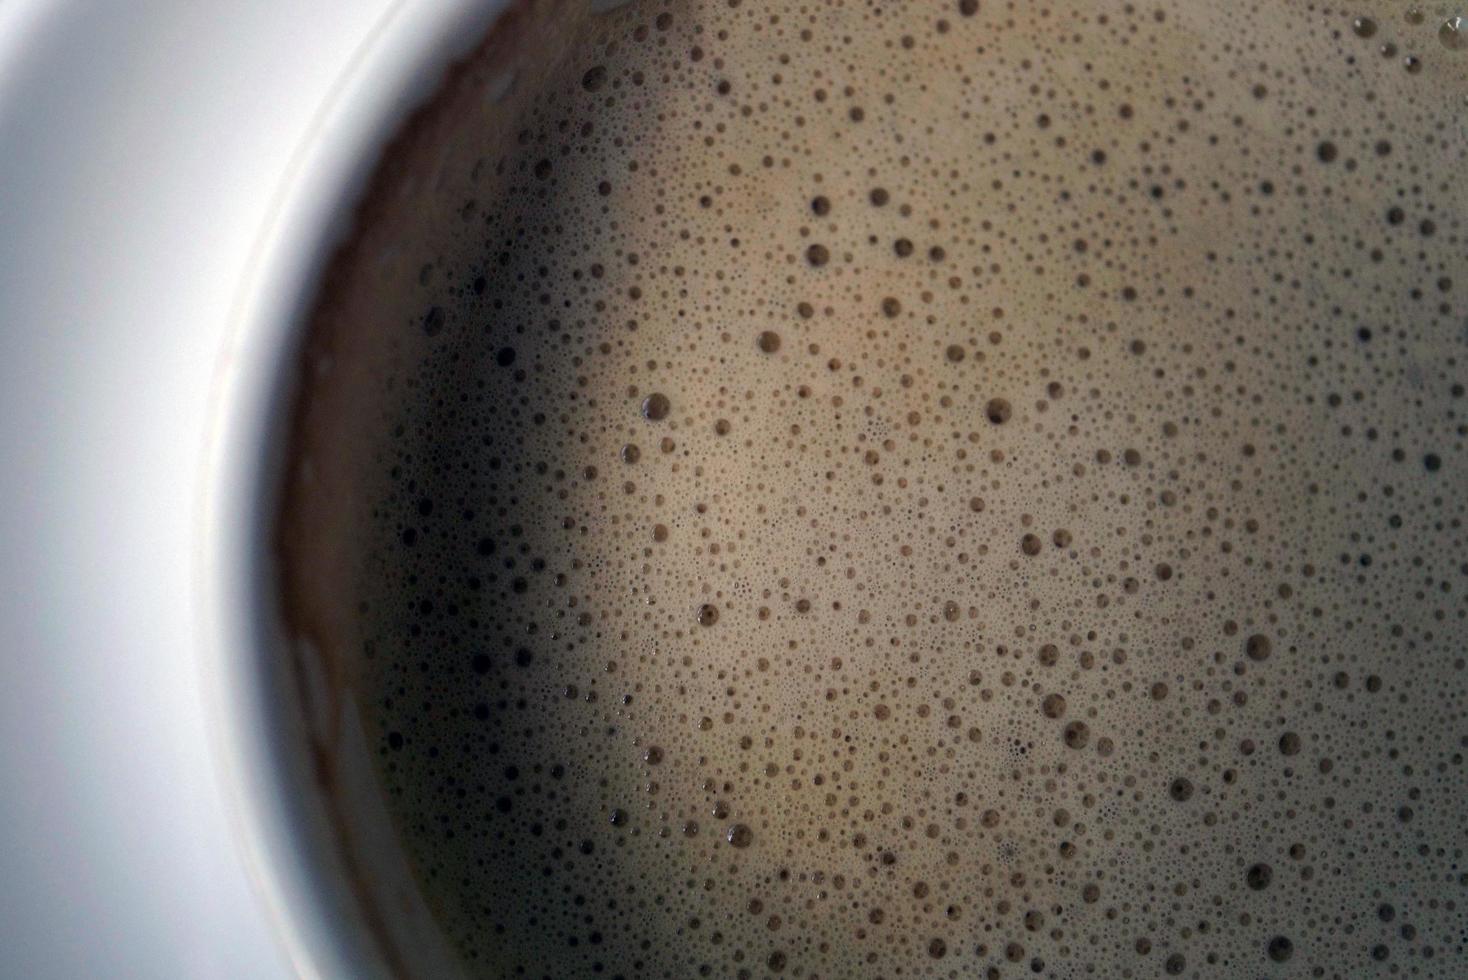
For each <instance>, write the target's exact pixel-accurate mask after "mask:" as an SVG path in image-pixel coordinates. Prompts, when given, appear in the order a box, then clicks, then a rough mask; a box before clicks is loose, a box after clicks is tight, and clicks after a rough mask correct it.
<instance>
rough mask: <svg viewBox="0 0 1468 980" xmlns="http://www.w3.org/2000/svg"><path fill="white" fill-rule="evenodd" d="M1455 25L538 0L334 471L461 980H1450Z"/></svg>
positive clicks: (1458, 703) (364, 699)
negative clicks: (531, 41) (583, 5)
mask: <svg viewBox="0 0 1468 980" xmlns="http://www.w3.org/2000/svg"><path fill="white" fill-rule="evenodd" d="M1404 11H1405V13H1404ZM1458 12H1461V11H1458V10H1449V9H1448V8H1447V7H1441V6H1439V5H1432V4H1427V5H1424V6H1423V7H1421V8H1420V9H1414V10H1408V9H1407V8H1405V7H1403V6H1401V5H1398V4H1395V3H1383V2H1375V0H1371V2H1360V3H1357V4H1356V5H1355V6H1345V7H1340V6H1335V5H1322V4H1319V3H1306V2H1295V0H1292V2H1285V3H1242V4H1241V3H1220V2H1212V0H1209V2H1204V0H1197V2H1184V0H1173V2H1154V3H1150V4H1139V5H1138V4H1131V3H1121V2H1112V0H1085V2H1074V3H1064V4H1061V3H1056V4H1046V3H1029V2H1019V0H1015V2H1009V3H1005V2H1000V0H946V2H931V3H930V2H909V3H897V2H858V0H829V2H828V0H800V2H773V0H772V2H756V0H742V2H741V0H696V2H695V0H661V2H660V0H642V2H636V3H632V4H629V5H627V6H623V7H620V8H618V9H614V10H611V11H609V12H601V13H594V14H592V13H586V12H584V11H583V10H581V9H579V8H577V9H576V10H575V11H574V12H573V13H566V8H564V7H562V8H552V9H547V8H540V9H539V11H538V12H537V11H536V10H535V9H532V11H531V12H530V13H529V14H522V15H521V16H527V17H529V18H531V19H532V20H534V19H535V18H536V17H540V18H542V19H543V21H544V23H545V24H549V25H551V26H549V27H546V28H545V29H546V30H547V31H548V32H549V35H548V36H553V38H554V43H550V42H546V43H544V44H543V45H542V46H540V47H537V48H535V57H534V58H528V56H526V55H524V54H523V52H522V54H521V57H522V58H525V61H523V62H522V63H520V67H519V68H517V69H515V70H506V71H505V72H503V73H499V74H496V73H495V72H491V71H488V70H485V71H484V72H483V73H482V75H480V76H474V75H472V72H471V76H470V78H469V81H467V82H463V85H464V86H468V89H469V90H472V91H473V92H475V93H477V94H475V95H474V97H473V99H467V102H468V103H469V104H471V105H472V106H473V111H474V112H476V113H481V114H482V116H476V117H475V118H476V120H478V121H476V122H474V123H473V125H472V126H470V127H469V128H468V130H467V133H468V135H464V133H465V132H466V131H464V130H456V131H455V132H456V133H457V134H458V135H456V136H455V137H454V139H455V140H456V141H457V142H454V143H453V146H452V148H451V149H450V150H444V151H443V152H438V151H437V150H434V151H432V152H430V151H428V150H423V151H422V159H431V162H432V166H424V167H422V168H420V170H419V171H418V172H417V173H416V174H415V175H414V176H413V177H412V179H407V178H401V179H400V175H393V174H388V175H387V176H385V177H382V178H381V180H380V181H379V184H378V188H377V192H378V193H379V195H381V197H382V198H383V199H384V200H387V201H389V202H399V204H393V203H389V204H387V205H384V207H385V208H387V209H389V214H393V213H396V214H400V215H401V217H400V218H389V219H387V224H385V225H384V224H382V222H379V224H378V226H377V228H378V238H377V239H376V240H375V241H374V242H373V243H372V245H371V247H370V248H369V247H367V246H365V245H364V246H362V247H359V248H358V249H357V250H356V251H355V252H354V253H352V254H350V255H349V256H348V257H347V258H346V259H345V260H343V261H344V264H343V265H341V266H340V267H339V268H338V270H337V272H338V275H337V277H336V278H335V279H334V280H333V282H332V283H331V284H330V286H329V290H331V289H334V290H337V291H338V292H337V293H335V294H333V293H331V292H330V291H329V292H328V294H327V297H326V299H324V300H323V307H322V309H323V311H324V312H323V313H322V317H323V318H324V320H323V322H325V321H330V323H331V324H334V326H332V327H331V329H334V330H336V331H337V333H336V336H337V338H338V339H337V340H336V341H334V343H336V344H337V348H338V353H337V356H339V357H341V358H345V359H346V362H347V363H352V362H350V356H349V355H350V351H351V350H352V349H353V344H358V343H360V344H365V345H369V346H373V347H374V350H375V351H376V353H375V354H373V355H372V357H370V358H367V359H366V361H365V362H364V363H366V364H367V365H368V366H367V367H364V368H362V369H361V371H360V372H359V375H358V376H357V378H356V381H355V382H353V383H354V384H356V385H357V390H358V392H359V404H363V405H370V406H371V408H370V410H369V409H363V410H360V411H353V412H351V413H343V414H342V415H341V416H339V417H337V418H336V419H335V421H330V425H335V426H337V427H338V428H337V429H335V430H331V429H330V428H329V426H328V429H327V430H326V434H325V435H323V436H322V437H321V441H320V445H319V447H318V458H317V459H316V460H315V461H314V463H313V465H318V466H319V465H324V464H323V462H322V460H323V458H324V457H329V456H331V454H332V453H333V452H335V451H338V450H333V449H332V447H333V446H342V445H347V444H351V445H353V446H357V447H363V448H360V449H359V450H353V451H352V452H353V453H355V455H352V454H350V453H348V452H347V450H345V449H341V450H339V452H340V453H341V454H342V455H343V460H344V461H342V460H338V461H337V463H336V464H335V465H336V466H337V468H338V470H339V471H340V472H341V473H343V474H345V476H343V480H344V481H345V483H344V484H343V485H349V486H350V487H352V495H351V496H343V497H341V498H339V499H338V500H337V503H336V505H335V506H334V507H333V508H332V514H333V516H334V523H330V525H329V529H328V530H329V533H323V537H322V540H323V541H324V542H325V544H324V545H323V547H327V548H330V549H336V551H334V552H333V554H335V555H337V557H338V559H339V560H338V563H337V564H336V565H334V566H332V567H334V568H335V569H337V573H336V574H337V577H336V578H334V579H330V584H331V585H332V586H333V587H338V586H339V587H340V589H341V595H342V596H343V597H344V598H342V599H340V600H339V602H340V608H339V610H338V618H339V620H340V621H341V622H343V623H346V625H344V626H342V629H343V630H345V631H347V632H346V634H344V635H348V634H349V635H351V636H352V637H353V640H352V642H351V643H349V644H345V645H343V646H342V647H341V648H340V651H339V660H338V667H339V670H340V671H341V676H342V678H343V684H344V685H345V689H346V690H348V691H349V696H350V697H351V698H352V699H354V703H356V704H357V705H358V707H359V709H360V711H361V713H362V717H363V723H364V725H365V727H366V731H367V734H368V738H369V742H370V744H371V745H372V748H373V751H374V752H376V765H377V773H378V776H379V778H380V782H381V787H382V791H383V793H384V795H385V798H386V799H387V801H388V809H389V811H390V813H391V815H392V818H393V821H394V826H395V828H396V831H397V834H398V836H399V837H400V838H401V841H402V844H403V848H404V850H405V852H406V853H407V854H408V855H409V858H410V860H411V862H412V864H413V867H414V868H415V869H416V873H417V875H418V877H419V879H420V881H421V886H422V889H423V893H424V896H425V898H426V900H427V902H428V904H429V906H430V907H431V908H432V909H433V910H434V914H435V916H436V918H437V920H438V922H439V924H440V926H441V927H442V930H443V932H444V934H445V936H446V937H447V938H448V939H449V941H450V942H451V943H452V945H453V947H454V948H455V949H456V950H457V951H458V952H459V954H460V955H462V957H463V958H464V961H465V963H466V964H467V966H468V968H469V969H470V971H471V972H473V973H475V974H477V975H482V976H485V977H502V976H503V977H520V976H524V977H547V978H565V977H598V976H600V977H607V978H612V977H627V978H631V977H663V978H690V977H699V976H710V977H765V976H770V975H779V976H791V977H802V978H812V980H814V978H836V977H863V978H867V977H883V978H899V977H1027V976H1044V977H1090V976H1094V977H1126V976H1135V977H1152V976H1158V975H1165V976H1189V977H1194V976H1196V977H1229V978H1233V977H1255V976H1278V977H1284V976H1289V977H1363V976H1387V975H1402V976H1421V977H1460V976H1464V975H1468V952H1465V949H1464V942H1465V922H1468V919H1465V915H1468V906H1465V903H1468V889H1465V885H1468V866H1465V856H1464V848H1465V844H1468V838H1465V834H1464V830H1463V820H1464V814H1465V813H1468V772H1465V767H1464V752H1465V744H1468V697H1465V695H1468V675H1465V672H1464V647H1465V640H1468V623H1465V615H1468V602H1465V597H1468V540H1465V538H1468V534H1465V529H1464V526H1463V521H1464V517H1465V509H1468V478H1465V475H1464V474H1465V466H1468V459H1465V454H1464V442H1465V419H1468V413H1465V409H1468V402H1465V401H1464V398H1463V394H1464V383H1465V381H1468V371H1465V341H1468V269H1465V260H1468V225H1465V218H1468V180H1465V178H1464V175H1465V173H1468V128H1465V124H1464V120H1465V119H1468V101H1465V96H1468V57H1465V56H1468V52H1465V51H1464V50H1462V49H1461V46H1459V45H1456V44H1454V43H1452V42H1453V41H1455V40H1456V39H1457V37H1458V35H1457V34H1456V33H1454V31H1456V28H1454V29H1453V30H1452V31H1450V30H1449V27H1450V25H1451V20H1450V15H1452V14H1454V13H1458ZM496 71H498V69H496ZM476 86H477V87H476ZM466 98H467V97H466ZM476 127H477V128H476ZM442 138H444V137H443V134H442V133H441V132H439V131H437V130H435V129H433V127H431V126H429V127H426V128H420V129H419V130H416V131H414V132H410V133H409V135H408V136H406V137H405V138H404V139H405V140H407V141H408V142H409V143H412V142H413V141H414V140H417V141H418V143H420V144H423V143H425V141H429V142H431V141H432V140H434V139H442ZM435 145H436V144H435ZM435 153H436V154H437V155H434V154H435ZM404 201H406V202H410V203H408V204H401V202H404ZM394 206H398V207H399V210H398V211H397V212H392V211H391V208H392V207H394ZM393 220H398V221H400V222H401V228H398V227H397V226H394V225H392V223H391V222H392V221H393ZM384 229H385V230H384ZM343 311H346V312H343ZM333 317H334V318H335V319H333ZM319 329H326V328H319ZM342 338H346V339H342ZM352 338H358V339H356V340H353V339H352ZM361 338H366V339H361ZM318 353H319V352H318ZM312 363H313V364H314V365H315V368H319V366H320V365H319V363H317V362H312ZM333 363H336V362H333ZM315 368H308V370H315ZM322 424H323V425H326V424H327V423H322ZM333 433H335V435H333ZM328 578H329V576H328ZM365 861H366V863H367V864H369V865H370V863H371V858H370V856H369V857H367V858H366V859H365Z"/></svg>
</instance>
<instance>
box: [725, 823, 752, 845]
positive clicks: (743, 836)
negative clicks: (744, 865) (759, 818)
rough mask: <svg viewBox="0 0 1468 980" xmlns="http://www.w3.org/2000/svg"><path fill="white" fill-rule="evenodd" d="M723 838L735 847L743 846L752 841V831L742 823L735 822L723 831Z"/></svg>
mask: <svg viewBox="0 0 1468 980" xmlns="http://www.w3.org/2000/svg"><path fill="white" fill-rule="evenodd" d="M724 839H725V840H727V841H728V842H729V843H730V844H732V845H733V846H735V847H738V848H745V847H748V846H749V845H750V844H752V843H753V842H754V831H752V830H750V829H749V827H747V826H746V825H744V824H742V823H736V824H734V825H733V826H731V827H730V828H729V829H728V830H727V831H725V833H724Z"/></svg>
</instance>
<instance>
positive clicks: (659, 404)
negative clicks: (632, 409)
mask: <svg viewBox="0 0 1468 980" xmlns="http://www.w3.org/2000/svg"><path fill="white" fill-rule="evenodd" d="M672 407H673V403H672V402H670V401H668V396H667V395H664V394H661V393H660V392H654V393H653V394H651V395H648V396H647V397H646V398H644V399H643V400H642V417H643V418H645V419H648V420H649V421H652V422H657V421H660V420H662V419H665V418H667V417H668V412H669V410H670V409H672Z"/></svg>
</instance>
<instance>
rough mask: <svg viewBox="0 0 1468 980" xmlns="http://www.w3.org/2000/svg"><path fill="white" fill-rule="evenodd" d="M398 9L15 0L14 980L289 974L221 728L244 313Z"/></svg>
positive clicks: (4, 506)
mask: <svg viewBox="0 0 1468 980" xmlns="http://www.w3.org/2000/svg"><path fill="white" fill-rule="evenodd" d="M390 3H391V0H311V2H308V3H302V2H300V0H0V556H3V557H0V561H3V565H0V779H3V782H0V976H4V977H27V978H48V977H65V978H78V977H250V978H266V980H269V978H274V977H285V976H289V975H290V968H289V966H288V963H287V961H286V958H285V956H284V954H283V952H282V951H281V946H280V944H279V943H278V942H277V941H276V939H275V937H274V935H273V933H272V931H271V928H270V925H269V923H268V922H267V919H266V915H265V913H264V911H263V909H262V907H261V903H260V902H259V901H258V900H257V898H256V896H255V894H254V893H253V891H252V890H251V885H250V882H249V880H248V878H247V875H246V873H245V870H244V865H243V862H242V861H241V859H240V857H239V854H238V851H237V848H236V847H235V844H234V840H233V837H232V830H231V827H230V825H229V824H228V821H227V819H226V813H225V807H224V803H223V796H222V794H221V792H220V787H219V780H218V778H217V774H216V773H215V772H214V767H213V763H212V759H211V755H210V751H211V750H210V746H209V744H208V743H207V741H206V736H205V711H204V701H203V697H202V694H201V692H200V684H199V680H200V667H199V665H198V664H197V663H195V662H194V644H195V639H196V636H195V632H194V631H195V624H194V622H193V619H192V617H193V615H194V612H195V610H194V609H192V608H191V605H192V603H193V600H194V597H193V593H192V584H193V583H191V581H190V576H191V575H192V574H193V572H194V565H193V562H192V557H193V555H192V552H193V549H194V548H195V541H194V540H193V538H192V532H193V530H194V520H195V516H196V513H195V512H196V509H197V504H198V492H199V476H200V468H201V461H202V458H203V446H204V440H205V428H206V423H207V419H208V416H207V409H208V400H209V393H210V389H211V382H212V378H213V375H214V372H215V371H216V370H217V368H218V364H217V360H218V353H219V350H220V347H221V342H222V339H223V335H224V331H225V327H226V324H227V321H228V316H229V311H230V306H231V303H232V301H233V300H234V298H235V289H236V287H237V286H238V284H239V281H240V277H241V272H242V269H243V267H244V266H245V262H246V257H247V255H248V254H249V251H250V248H251V245H252V244H253V243H254V241H255V239H256V236H257V235H258V233H259V231H260V229H261V226H262V223H263V221H264V219H265V215H266V212H267V208H268V205H269V203H270V201H271V198H272V196H273V195H274V193H275V192H276V190H277V189H278V187H279V185H280V181H281V179H282V175H283V173H284V171H285V169H286V164H287V161H288V159H289V157H290V155H291V153H292V152H293V150H295V148H296V147H297V146H298V144H299V143H300V141H301V138H302V135H303V133H304V132H305V130H306V128H307V125H308V122H309V121H310V119H311V117H312V114H313V113H315V112H316V111H317V110H318V109H319V108H320V106H321V104H322V101H323V99H324V98H325V96H326V94H327V91H328V89H329V87H330V86H331V84H332V82H333V81H334V80H335V79H336V78H337V76H338V75H339V74H340V72H341V71H342V69H343V67H344V65H345V64H346V62H347V61H348V59H349V57H350V55H351V53H352V52H353V50H354V49H355V48H356V47H357V46H358V45H359V44H360V43H361V41H362V40H363V38H364V37H365V36H366V35H367V34H368V32H369V30H370V28H371V26H372V24H373V23H374V22H375V21H376V20H377V19H378V18H379V17H381V16H382V15H383V13H384V11H385V9H386V8H387V7H388V6H389V5H390Z"/></svg>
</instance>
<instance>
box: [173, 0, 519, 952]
mask: <svg viewBox="0 0 1468 980" xmlns="http://www.w3.org/2000/svg"><path fill="white" fill-rule="evenodd" d="M512 2H513V0H453V2H451V3H423V2H419V0H390V2H389V4H388V5H387V7H386V9H385V10H384V11H383V12H382V14H381V15H380V16H379V17H378V18H377V20H376V21H375V22H374V24H373V25H372V27H371V29H370V30H369V31H368V33H367V35H366V36H365V37H364V38H363V40H362V41H361V43H360V44H359V45H358V47H357V48H356V50H355V51H354V52H353V54H352V56H351V58H350V59H349V60H348V63H347V66H346V68H345V69H344V70H343V71H342V73H341V74H340V76H339V77H338V79H337V81H336V83H335V84H333V86H332V87H331V89H330V90H329V91H328V93H327V95H326V96H325V98H324V99H323V100H322V103H321V105H320V106H319V107H318V109H317V111H316V113H315V114H314V116H313V118H312V121H311V123H310V124H309V126H308V128H307V131H306V132H305V134H304V135H303V136H302V138H301V140H300V142H299V144H298V146H297V148H296V150H295V152H294V153H293V154H292V157H291V160H290V163H289V164H288V165H287V168H286V171H285V173H284V174H283V176H282V177H281V179H280V182H279V186H278V189H277V191H276V192H275V194H274V195H273V197H272V200H271V203H270V205H269V209H268V211H267V214H266V216H265V219H264V221H263V223H262V227H261V230H260V232H259V234H258V235H257V238H256V242H255V245H254V247H253V248H252V250H251V253H250V261H249V264H248V266H247V267H246V269H245V270H244V272H243V274H242V277H241V281H240V284H239V286H238V288H237V290H236V297H235V300H234V302H233V304H232V306H231V316H230V321H229V323H228V325H227V327H226V330H225V337H226V339H225V342H224V347H223V350H222V352H221V354H220V356H219V359H218V361H217V364H216V368H215V376H214V379H213V382H212V384H211V397H210V408H209V420H208V421H209V424H208V427H207V436H206V444H205V447H204V453H203V455H202V460H203V463H202V467H203V468H202V473H201V474H200V478H199V480H198V486H199V493H198V504H197V507H196V514H197V517H196V533H195V535H194V540H195V542H196V547H195V553H194V555H193V556H192V560H193V565H194V569H195V573H194V575H193V580H194V582H195V583H196V587H195V590H194V591H195V596H196V606H197V608H196V615H195V620H196V628H197V632H198V651H199V656H198V662H199V667H200V670H201V674H202V677H201V680H202V685H203V692H204V697H205V705H206V709H207V716H206V724H207V727H208V735H209V740H210V743H211V750H212V753H211V754H212V755H213V757H214V762H215V771H216V776H217V778H218V780H219V782H220V784H221V786H220V789H221V790H222V793H223V795H224V798H225V801H226V811H227V812H228V814H229V816H230V820H231V823H232V824H233V829H234V831H235V834H234V836H235V839H236V843H237V845H238V846H239V848H240V852H241V857H242V861H243V863H244V865H245V868H246V870H247V872H248V875H249V877H250V878H251V880H252V882H253V884H254V887H255V892H256V895H257V897H258V898H259V899H260V900H261V901H262V902H263V903H264V904H265V907H266V912H267V914H268V917H269V919H270V920H271V922H272V924H273V927H274V931H275V933H276V935H277V937H278V938H280V939H281V941H282V942H283V944H284V946H285V949H286V952H287V955H288V958H289V961H290V963H291V965H292V967H293V969H294V971H295V972H296V974H297V975H299V976H303V977H336V976H378V975H387V972H388V971H387V969H386V965H385V963H384V962H383V961H382V959H381V958H380V956H379V955H378V950H377V947H376V944H375V943H374V942H372V941H371V940H370V938H369V937H368V935H367V934H366V931H365V930H364V929H362V928H361V926H360V923H357V922H353V921H350V919H351V916H350V913H349V911H348V908H349V906H348V905H346V904H345V903H343V902H342V901H341V898H340V895H339V894H338V892H339V891H340V886H339V883H336V887H335V888H334V883H333V882H332V881H331V880H330V878H331V874H330V872H329V871H328V869H327V867H326V865H327V863H328V859H327V858H326V857H325V856H324V855H323V854H322V853H321V852H322V850H323V849H322V848H321V846H320V844H319V842H313V841H312V840H311V839H310V838H311V835H310V833H309V831H308V829H307V827H306V826H305V822H306V817H305V813H304V809H305V807H306V804H305V803H304V802H303V801H299V800H293V799H291V798H290V796H291V790H292V789H294V788H295V783H294V782H293V780H292V778H291V775H290V773H289V772H287V771H286V767H285V766H284V765H283V760H282V755H283V753H282V751H281V746H280V744H279V743H278V739H279V737H280V736H278V735H277V734H275V731H274V730H275V726H276V723H277V722H278V720H279V719H280V718H281V717H282V709H283V707H284V706H283V705H282V704H281V703H280V698H279V696H278V690H277V687H276V685H275V682H274V681H275V679H274V677H273V675H272V674H271V671H270V670H269V669H268V667H267V661H266V651H267V649H269V646H270V644H271V643H272V642H274V641H275V640H276V639H277V638H276V637H275V635H274V631H273V630H272V629H271V628H270V624H271V621H272V617H275V616H278V607H277V603H276V600H275V595H274V589H273V588H272V586H271V582H272V579H271V576H270V573H269V570H270V567H271V565H272V557H271V548H270V544H269V539H270V535H269V532H268V528H269V527H270V524H271V522H272V521H273V519H274V515H273V511H274V503H275V499H274V497H275V494H274V492H273V490H274V488H276V487H277V486H278V483H279V480H278V479H277V477H278V476H279V460H278V459H277V458H276V457H275V456H274V454H273V453H272V451H271V450H272V446H275V447H276V448H278V441H279V439H280V438H281V433H283V431H284V430H285V427H286V416H287V414H288V412H289V403H290V395H291V393H292V391H293V390H294V381H295V379H296V373H297V371H296V365H297V363H298V359H299V353H300V348H301V341H302V339H303V329H302V328H303V325H304V322H305V318H306V316H307V315H308V314H309V310H310V307H311V305H312V303H313V302H314V299H315V292H316V289H317V287H318V285H319V283H320V281H321V278H322V276H323V274H324V272H325V269H326V266H327V263H328V262H329V260H330V258H331V255H332V254H333V253H334V251H335V249H336V247H337V245H338V244H340V242H341V241H342V240H343V238H344V237H345V234H346V232H347V231H348V230H349V229H350V227H351V221H352V215H353V211H354V207H355V205H356V203H357V202H358V200H359V199H360V197H361V195H362V193H363V192H364V190H365V188H366V186H367V184H368V181H369V179H370V177H371V175H372V173H373V171H374V170H375V168H376V166H377V164H378V162H379V158H380V154H381V151H382V150H383V148H384V147H386V146H387V145H388V143H389V141H390V139H391V138H392V136H393V135H394V134H395V133H396V132H397V131H398V129H399V128H400V126H401V125H402V123H403V122H404V120H405V119H406V118H407V117H408V115H409V114H410V112H411V111H412V110H413V109H414V108H416V107H417V106H418V105H420V104H421V103H423V102H424V101H426V100H427V98H428V96H430V95H431V94H432V93H433V91H434V90H435V89H436V88H437V87H438V84H439V83H440V82H441V81H442V79H443V77H444V74H445V71H446V69H447V68H448V67H449V66H450V65H451V64H452V63H453V62H454V61H455V60H456V58H458V57H461V56H462V55H464V54H465V53H467V51H468V49H469V48H470V47H472V45H473V44H474V43H475V42H476V41H477V40H478V39H479V38H481V37H482V36H483V35H484V33H485V32H486V31H487V30H488V29H489V27H490V26H491V25H492V24H493V22H494V21H495V20H496V19H497V18H498V17H499V16H500V15H501V14H502V13H504V11H505V10H506V9H507V8H508V7H510V6H511V3H512Z"/></svg>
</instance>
